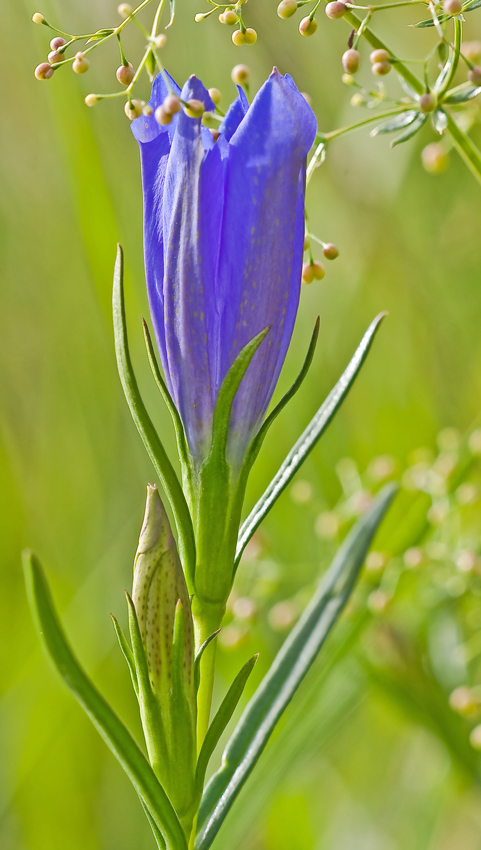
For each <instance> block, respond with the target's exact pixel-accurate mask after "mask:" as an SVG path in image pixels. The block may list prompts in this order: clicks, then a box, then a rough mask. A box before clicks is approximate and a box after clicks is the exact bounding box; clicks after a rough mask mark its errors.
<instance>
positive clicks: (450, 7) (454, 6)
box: [443, 0, 463, 15]
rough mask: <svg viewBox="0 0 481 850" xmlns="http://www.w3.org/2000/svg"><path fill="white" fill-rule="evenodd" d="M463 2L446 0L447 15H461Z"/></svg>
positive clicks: (444, 4) (444, 6)
mask: <svg viewBox="0 0 481 850" xmlns="http://www.w3.org/2000/svg"><path fill="white" fill-rule="evenodd" d="M462 8H463V4H462V3H461V0H444V2H443V9H444V11H445V12H446V14H447V15H459V13H460V11H461V9H462Z"/></svg>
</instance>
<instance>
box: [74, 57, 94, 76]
mask: <svg viewBox="0 0 481 850" xmlns="http://www.w3.org/2000/svg"><path fill="white" fill-rule="evenodd" d="M72 68H73V70H74V71H75V73H76V74H85V72H86V71H88V69H89V68H90V62H89V60H88V59H87V58H86V57H85V56H84V55H83V53H81V52H80V51H79V52H78V53H76V54H75V59H74V60H73V62H72Z"/></svg>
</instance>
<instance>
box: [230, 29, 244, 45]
mask: <svg viewBox="0 0 481 850" xmlns="http://www.w3.org/2000/svg"><path fill="white" fill-rule="evenodd" d="M232 41H233V42H234V44H235V45H236V46H237V47H240V45H241V44H245V38H244V33H243V32H242V30H236V31H235V32H233V33H232Z"/></svg>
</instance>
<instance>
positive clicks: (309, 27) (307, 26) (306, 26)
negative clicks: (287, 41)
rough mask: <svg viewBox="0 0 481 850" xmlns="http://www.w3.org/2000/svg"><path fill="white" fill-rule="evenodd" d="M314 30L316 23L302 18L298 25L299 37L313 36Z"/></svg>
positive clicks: (313, 20)
mask: <svg viewBox="0 0 481 850" xmlns="http://www.w3.org/2000/svg"><path fill="white" fill-rule="evenodd" d="M316 30H317V21H316V19H315V18H313V19H312V21H311V19H310V18H309V17H307V18H303V19H302V21H301V23H300V24H299V32H300V34H301V35H314V33H315V31H316Z"/></svg>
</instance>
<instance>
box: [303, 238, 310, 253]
mask: <svg viewBox="0 0 481 850" xmlns="http://www.w3.org/2000/svg"><path fill="white" fill-rule="evenodd" d="M310 244H311V243H310V242H309V237H308V236H304V251H307V249H308V248H309V245H310Z"/></svg>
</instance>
